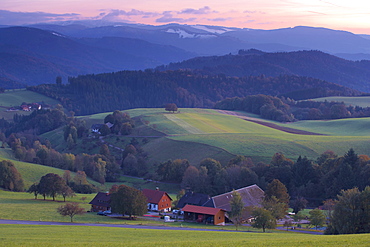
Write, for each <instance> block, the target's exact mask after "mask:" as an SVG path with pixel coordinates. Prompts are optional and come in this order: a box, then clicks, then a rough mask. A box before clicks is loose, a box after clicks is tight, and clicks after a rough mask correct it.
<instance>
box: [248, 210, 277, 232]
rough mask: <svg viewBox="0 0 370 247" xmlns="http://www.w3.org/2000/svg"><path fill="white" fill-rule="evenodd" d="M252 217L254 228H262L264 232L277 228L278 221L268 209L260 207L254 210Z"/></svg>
mask: <svg viewBox="0 0 370 247" xmlns="http://www.w3.org/2000/svg"><path fill="white" fill-rule="evenodd" d="M252 217H253V218H254V219H253V222H252V227H254V228H262V230H263V232H265V231H266V229H275V227H276V219H275V217H274V216H272V214H271V212H270V211H269V210H267V209H264V208H259V207H256V208H254V210H253V211H252Z"/></svg>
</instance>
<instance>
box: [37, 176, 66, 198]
mask: <svg viewBox="0 0 370 247" xmlns="http://www.w3.org/2000/svg"><path fill="white" fill-rule="evenodd" d="M65 186H67V185H66V182H65V181H64V179H63V178H61V177H60V176H59V175H58V174H55V173H48V174H46V175H45V176H42V177H41V179H40V182H39V186H38V189H39V194H42V195H43V196H44V200H45V196H51V197H53V201H55V197H56V196H57V195H58V194H59V195H61V194H62V192H63V190H64V189H65Z"/></svg>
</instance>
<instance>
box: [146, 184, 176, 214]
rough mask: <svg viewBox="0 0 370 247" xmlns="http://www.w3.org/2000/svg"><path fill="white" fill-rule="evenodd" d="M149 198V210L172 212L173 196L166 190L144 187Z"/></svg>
mask: <svg viewBox="0 0 370 247" xmlns="http://www.w3.org/2000/svg"><path fill="white" fill-rule="evenodd" d="M142 192H143V193H144V195H145V196H146V198H147V202H148V210H149V211H158V212H170V211H171V209H172V198H171V197H170V196H169V195H168V194H167V192H165V191H160V190H159V189H157V190H150V189H143V190H142Z"/></svg>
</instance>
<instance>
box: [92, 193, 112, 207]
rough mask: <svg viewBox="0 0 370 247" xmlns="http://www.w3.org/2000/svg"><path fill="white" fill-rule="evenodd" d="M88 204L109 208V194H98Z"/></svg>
mask: <svg viewBox="0 0 370 247" xmlns="http://www.w3.org/2000/svg"><path fill="white" fill-rule="evenodd" d="M89 204H92V205H96V206H103V207H110V194H109V193H105V192H98V194H96V196H95V197H94V199H92V200H91V202H89Z"/></svg>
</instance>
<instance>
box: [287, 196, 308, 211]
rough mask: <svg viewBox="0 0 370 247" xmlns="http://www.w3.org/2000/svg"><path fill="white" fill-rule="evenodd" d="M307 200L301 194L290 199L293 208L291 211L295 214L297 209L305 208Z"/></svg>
mask: <svg viewBox="0 0 370 247" xmlns="http://www.w3.org/2000/svg"><path fill="white" fill-rule="evenodd" d="M307 203H308V201H307V200H306V199H305V198H304V197H302V196H297V198H296V199H295V200H292V201H291V203H290V204H291V205H290V206H291V207H292V208H293V213H295V214H297V213H298V212H299V211H301V210H303V209H305V208H306V206H307Z"/></svg>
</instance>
